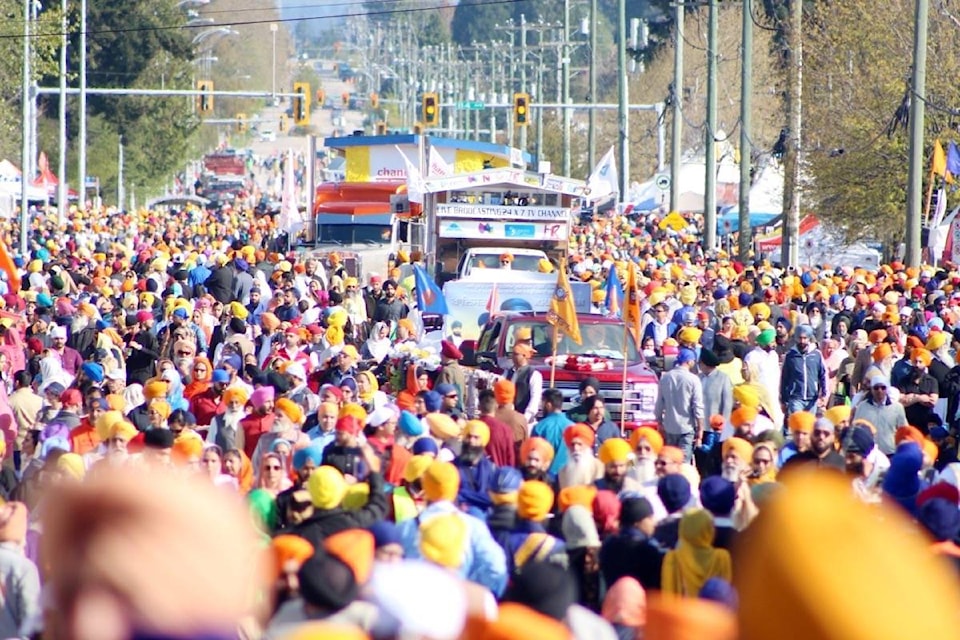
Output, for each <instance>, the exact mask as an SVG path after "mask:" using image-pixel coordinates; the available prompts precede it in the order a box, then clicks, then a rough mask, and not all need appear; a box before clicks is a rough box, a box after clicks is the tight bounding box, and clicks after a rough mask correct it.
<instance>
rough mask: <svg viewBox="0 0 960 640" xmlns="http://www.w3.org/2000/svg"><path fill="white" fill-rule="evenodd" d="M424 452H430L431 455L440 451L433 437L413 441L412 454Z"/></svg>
mask: <svg viewBox="0 0 960 640" xmlns="http://www.w3.org/2000/svg"><path fill="white" fill-rule="evenodd" d="M424 453H432V454H433V455H437V454H438V453H440V447H438V446H437V443H436V441H435V440H434V439H433V438H420V439H419V440H417V441H416V442H414V443H413V455H415V456H419V455H423V454H424Z"/></svg>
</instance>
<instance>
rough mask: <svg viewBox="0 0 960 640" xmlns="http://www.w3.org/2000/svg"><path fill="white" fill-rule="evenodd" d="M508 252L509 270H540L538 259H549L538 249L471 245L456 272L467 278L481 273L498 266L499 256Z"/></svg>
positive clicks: (530, 271) (535, 271) (534, 271)
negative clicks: (509, 259) (509, 257)
mask: <svg viewBox="0 0 960 640" xmlns="http://www.w3.org/2000/svg"><path fill="white" fill-rule="evenodd" d="M504 253H509V254H510V255H511V256H513V262H512V263H511V265H510V270H511V271H526V272H529V273H539V272H540V260H549V258H547V254H546V252H544V251H541V250H540V249H519V248H518V249H511V248H509V247H473V248H471V249H467V251H466V252H465V253H464V254H463V256H462V257H461V258H460V264H459V265H457V274H458V276H459V277H460V278H461V279H463V278H469V277H470V276H471V275H476V274H477V272H478V271H479V272H481V274H482V273H483V272H485V271H487V270H489V269H499V268H500V256H502V255H503V254H504Z"/></svg>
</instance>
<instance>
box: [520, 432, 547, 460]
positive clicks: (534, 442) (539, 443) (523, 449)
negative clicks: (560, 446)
mask: <svg viewBox="0 0 960 640" xmlns="http://www.w3.org/2000/svg"><path fill="white" fill-rule="evenodd" d="M531 451H536V452H538V453H539V454H540V457H541V458H543V461H544V464H550V463H551V462H553V456H554V451H553V445H552V444H550V443H549V442H548V441H546V440H544V439H543V438H527V439H526V440H524V441H523V444H522V445H520V464H521V466H522V465H523V464H524V463H525V462H526V460H527V456H529V455H530V452H531Z"/></svg>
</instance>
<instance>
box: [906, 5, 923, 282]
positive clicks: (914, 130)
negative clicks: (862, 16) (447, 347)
mask: <svg viewBox="0 0 960 640" xmlns="http://www.w3.org/2000/svg"><path fill="white" fill-rule="evenodd" d="M927 1H928V0H917V2H916V10H915V12H914V15H915V20H916V22H915V24H914V27H913V80H912V81H911V89H912V94H911V96H910V168H909V172H908V178H907V233H906V245H907V247H906V249H907V250H906V256H905V258H906V263H907V266H910V267H919V266H920V256H921V250H922V248H923V247H922V241H921V237H920V234H921V227H920V215H921V195H922V190H923V120H924V111H925V110H926V109H925V107H926V105H925V103H924V100H925V99H926V97H927V19H928V16H927V11H928V6H927Z"/></svg>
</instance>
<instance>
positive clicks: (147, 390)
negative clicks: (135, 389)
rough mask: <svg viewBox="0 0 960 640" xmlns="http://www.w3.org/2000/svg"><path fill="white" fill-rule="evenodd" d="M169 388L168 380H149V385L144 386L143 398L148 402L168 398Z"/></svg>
mask: <svg viewBox="0 0 960 640" xmlns="http://www.w3.org/2000/svg"><path fill="white" fill-rule="evenodd" d="M168 386H169V384H168V383H167V381H166V380H157V379H153V380H149V381H147V384H145V385H144V386H143V397H144V398H145V399H147V400H153V399H154V398H165V397H167V390H168Z"/></svg>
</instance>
